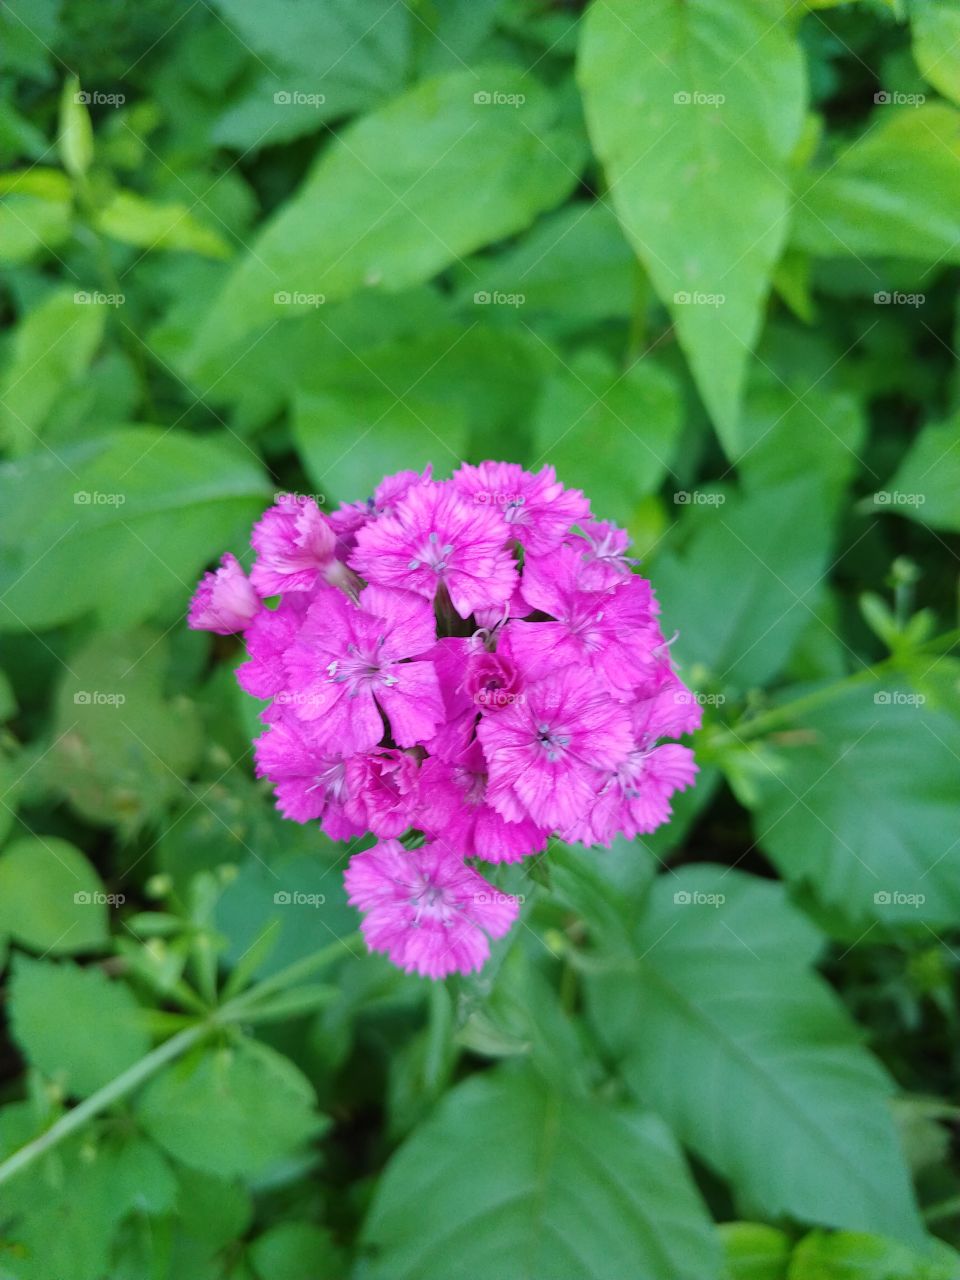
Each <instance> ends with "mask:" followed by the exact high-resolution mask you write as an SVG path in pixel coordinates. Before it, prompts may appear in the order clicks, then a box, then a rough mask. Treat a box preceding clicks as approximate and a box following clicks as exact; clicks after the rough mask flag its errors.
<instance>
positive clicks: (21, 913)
mask: <svg viewBox="0 0 960 1280" xmlns="http://www.w3.org/2000/svg"><path fill="white" fill-rule="evenodd" d="M107 905H108V902H107V894H106V893H105V891H104V887H103V883H102V881H101V879H100V877H99V876H98V875H97V873H96V871H95V870H94V869H93V867H92V866H91V865H90V863H89V862H88V861H87V859H86V858H85V857H84V856H83V854H82V853H81V852H80V850H79V849H76V848H74V846H73V845H72V844H69V843H68V842H67V841H66V840H61V839H59V838H58V837H56V836H31V837H29V838H26V839H23V840H17V841H16V842H15V843H14V844H11V845H9V846H8V847H7V848H6V849H5V850H4V851H3V853H2V854H0V936H3V935H7V934H9V935H10V937H12V938H13V939H14V940H15V941H16V942H19V943H21V944H22V945H23V946H25V947H30V948H31V949H32V950H34V951H41V952H43V954H44V955H48V954H49V955H73V954H75V953H76V952H80V951H91V950H96V949H97V948H99V947H101V946H102V945H103V943H104V942H106V940H107Z"/></svg>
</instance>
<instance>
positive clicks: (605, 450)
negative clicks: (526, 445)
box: [534, 351, 683, 525]
mask: <svg viewBox="0 0 960 1280" xmlns="http://www.w3.org/2000/svg"><path fill="white" fill-rule="evenodd" d="M682 420H683V414H682V405H681V401H680V391H679V388H678V386H677V383H676V381H675V379H674V377H673V375H672V374H670V373H669V372H668V371H667V370H666V369H664V368H662V367H661V366H660V365H657V364H655V363H654V361H653V358H652V357H650V356H648V357H646V358H645V359H643V360H638V361H637V362H636V363H635V364H632V365H630V367H629V368H628V369H627V370H626V372H619V371H618V370H617V369H616V368H615V366H614V365H613V363H612V362H611V361H609V360H607V359H606V358H605V357H603V356H601V355H599V354H598V353H594V352H590V351H585V352H583V353H582V355H581V356H580V358H579V359H577V360H574V361H572V362H571V364H570V366H569V367H568V368H564V369H562V370H560V371H559V372H558V373H557V374H556V375H555V376H554V377H553V378H552V379H551V380H550V381H549V382H548V383H547V385H546V388H545V389H544V393H543V396H542V398H541V400H540V403H539V405H538V407H537V414H536V418H535V421H534V431H535V436H534V456H535V458H537V459H539V460H540V461H544V462H550V463H551V464H553V465H554V466H555V467H556V468H557V471H558V473H559V475H560V477H561V478H562V479H563V480H564V482H565V483H566V484H569V485H575V486H576V487H578V488H582V489H583V490H584V491H585V492H586V493H587V494H589V496H590V501H591V504H592V509H593V510H594V511H595V512H597V513H601V514H602V517H603V518H604V519H611V520H614V521H616V522H617V523H618V524H620V525H626V524H628V523H629V521H630V519H631V517H632V516H633V514H634V511H635V508H636V505H637V503H638V502H639V501H640V499H641V498H643V497H645V496H646V495H647V494H648V493H653V492H654V490H656V489H657V488H659V486H660V484H661V482H662V481H663V479H664V477H665V476H666V475H667V473H668V472H670V471H671V464H672V462H673V458H674V453H675V451H676V446H677V442H678V441H677V437H678V435H679V432H680V427H681V425H682ZM674 479H675V483H676V484H679V481H676V478H674Z"/></svg>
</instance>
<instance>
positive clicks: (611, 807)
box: [563, 742, 697, 846]
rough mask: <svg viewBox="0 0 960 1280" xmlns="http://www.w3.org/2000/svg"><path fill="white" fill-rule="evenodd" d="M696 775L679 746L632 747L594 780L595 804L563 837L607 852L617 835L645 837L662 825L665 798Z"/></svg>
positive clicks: (687, 751)
mask: <svg viewBox="0 0 960 1280" xmlns="http://www.w3.org/2000/svg"><path fill="white" fill-rule="evenodd" d="M696 773H697V766H696V764H695V763H694V759H693V752H692V751H691V750H690V748H689V747H683V746H681V745H680V743H679V742H665V743H664V744H663V745H662V746H659V747H650V748H646V749H645V748H642V747H637V748H636V749H634V750H633V751H631V752H630V754H629V756H628V757H627V759H626V761H625V762H624V763H623V764H621V765H620V766H619V767H618V768H616V769H613V770H611V771H609V773H606V774H603V775H599V776H598V779H597V781H598V784H599V785H598V789H597V796H596V800H595V801H594V803H593V805H592V806H591V807H590V808H589V809H587V810H585V811H584V813H583V815H582V816H581V818H580V819H579V821H577V822H575V823H574V824H573V825H572V826H571V827H570V828H569V829H568V830H567V831H565V832H564V833H563V837H564V839H565V840H578V841H581V842H582V843H583V844H601V845H606V846H609V845H610V844H611V842H612V841H613V838H614V836H616V835H617V833H618V832H622V833H623V834H624V835H625V836H626V837H627V839H628V840H632V839H634V838H635V837H636V836H638V835H647V834H648V833H649V832H651V831H655V830H656V829H657V827H659V826H660V825H661V824H662V823H664V822H666V821H667V819H668V818H669V817H670V814H671V812H672V809H671V805H670V797H671V796H672V795H673V793H674V792H675V791H683V790H685V789H686V788H687V787H688V786H690V784H691V783H692V782H693V780H694V778H695V777H696Z"/></svg>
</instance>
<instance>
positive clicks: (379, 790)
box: [346, 751, 419, 836]
mask: <svg viewBox="0 0 960 1280" xmlns="http://www.w3.org/2000/svg"><path fill="white" fill-rule="evenodd" d="M418 774H419V770H418V768H417V761H416V759H415V758H414V756H413V755H411V754H410V753H408V752H406V751H372V752H365V753H361V754H359V755H355V756H351V757H350V758H349V760H348V761H347V764H346V781H347V792H348V795H349V799H348V801H347V803H346V812H347V815H348V816H349V817H350V818H352V819H353V820H354V821H355V822H356V823H357V826H358V827H359V828H360V830H361V831H372V832H373V834H374V835H376V836H401V835H403V833H404V832H405V831H407V830H408V829H409V828H410V827H411V826H416V825H417V824H416V822H415V821H414V817H415V812H416V802H417V782H418Z"/></svg>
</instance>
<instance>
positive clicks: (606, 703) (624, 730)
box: [477, 666, 632, 830]
mask: <svg viewBox="0 0 960 1280" xmlns="http://www.w3.org/2000/svg"><path fill="white" fill-rule="evenodd" d="M477 737H478V738H479V739H480V742H481V743H482V745H483V753H484V755H485V757H486V760H487V767H488V770H489V774H490V782H489V785H488V788H487V795H488V797H489V800H490V803H491V804H492V805H493V807H494V808H495V809H496V810H497V811H498V812H499V813H501V814H502V815H503V816H504V817H505V818H507V819H508V820H509V821H511V822H519V821H521V820H522V819H523V818H525V817H529V818H532V819H533V821H534V822H535V823H536V824H537V825H538V826H540V827H546V828H548V829H550V830H564V829H566V828H567V827H570V826H572V825H573V824H574V823H575V822H576V821H577V820H578V818H579V817H580V814H581V812H582V811H583V809H584V808H586V807H587V806H589V805H590V804H591V802H592V800H593V797H594V793H595V776H596V770H597V769H615V768H617V766H618V765H620V764H622V763H623V761H624V760H625V759H626V757H627V754H628V752H629V750H630V748H631V746H632V735H631V732H630V719H629V716H628V714H627V712H626V710H625V708H624V707H623V706H621V705H620V704H619V703H618V702H615V701H613V700H612V699H611V697H610V694H609V691H608V689H607V688H606V686H605V685H604V684H603V682H602V681H601V680H599V679H598V678H597V677H596V676H595V675H593V674H592V673H591V672H589V671H584V670H583V669H582V668H580V667H572V666H571V667H565V668H564V669H563V670H561V671H559V672H557V674H555V675H552V676H548V677H547V678H546V679H544V680H540V681H538V682H536V683H535V684H531V685H528V686H527V688H526V690H525V693H524V699H523V701H522V702H519V701H518V702H514V703H512V704H511V705H510V706H509V707H504V708H503V709H502V710H500V711H498V712H497V713H496V715H490V716H488V715H485V716H483V717H481V720H480V724H479V725H478V727H477Z"/></svg>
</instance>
